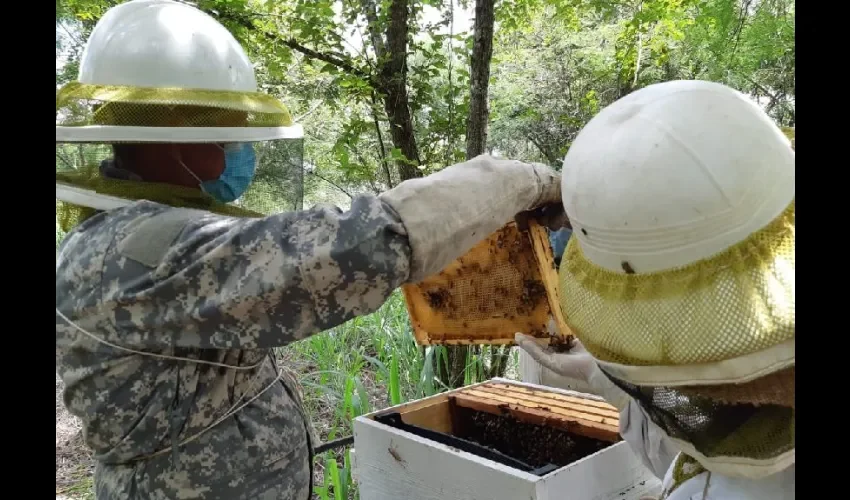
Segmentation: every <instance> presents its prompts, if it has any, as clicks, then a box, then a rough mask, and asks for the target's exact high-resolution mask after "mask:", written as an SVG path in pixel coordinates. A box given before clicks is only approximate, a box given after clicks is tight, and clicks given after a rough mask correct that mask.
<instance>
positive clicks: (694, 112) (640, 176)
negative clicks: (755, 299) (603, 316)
mask: <svg viewBox="0 0 850 500" xmlns="http://www.w3.org/2000/svg"><path fill="white" fill-rule="evenodd" d="M561 182H562V193H563V202H564V208H565V209H566V212H567V214H568V215H569V217H570V222H571V223H572V225H573V228H574V234H575V236H576V238H577V239H578V242H579V244H580V246H581V249H582V252H583V253H584V255H585V257H586V258H587V259H588V260H589V261H590V262H592V263H593V264H595V265H597V266H600V267H602V268H605V269H608V270H610V271H614V272H619V273H626V272H635V273H652V272H657V271H663V270H667V269H673V268H677V267H680V266H683V265H687V264H690V263H692V262H696V261H698V260H701V259H704V258H707V257H710V256H712V255H714V254H717V253H719V252H721V251H723V250H725V249H726V248H728V247H730V246H731V245H733V244H735V243H738V242H740V241H742V240H743V239H745V238H746V237H747V236H748V235H750V234H751V233H753V232H754V231H756V230H758V229H760V228H762V227H764V226H765V225H767V224H768V223H769V222H770V221H772V220H773V219H774V218H776V217H777V216H778V215H779V214H781V213H782V212H783V210H785V208H786V207H788V205H789V203H790V202H791V201H792V200H793V199H794V196H795V168H794V152H793V150H792V149H791V146H790V143H789V141H788V139H787V138H786V137H785V135H783V133H782V131H781V130H780V129H779V127H777V126H776V125H775V124H774V123H773V122H772V120H771V119H770V118H769V117H768V116H767V114H766V113H765V112H764V111H763V110H762V109H761V108H759V107H758V106H757V105H756V104H755V103H754V102H752V101H751V100H750V99H749V98H747V97H746V96H744V95H743V94H741V93H739V92H737V91H735V90H733V89H731V88H729V87H726V86H724V85H721V84H717V83H711V82H705V81H673V82H666V83H660V84H657V85H652V86H649V87H646V88H643V89H641V90H638V91H636V92H634V93H632V94H630V95H629V96H627V97H625V98H623V99H621V100H619V101H617V102H615V103H614V104H612V105H610V106H608V107H607V108H605V109H604V110H602V112H600V113H599V114H598V115H597V116H596V117H594V118H593V119H592V120H591V121H590V122H589V123H588V124H587V126H585V128H584V129H583V130H582V131H581V133H580V134H579V135H578V137H577V138H576V140H575V141H574V142H573V144H572V146H571V147H570V149H569V152H568V153H567V155H566V157H565V159H564V165H563V174H562V180H561Z"/></svg>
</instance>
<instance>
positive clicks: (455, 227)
mask: <svg viewBox="0 0 850 500" xmlns="http://www.w3.org/2000/svg"><path fill="white" fill-rule="evenodd" d="M559 184H560V183H559V179H558V177H557V176H556V175H555V174H554V173H552V172H551V171H550V170H548V169H545V167H540V166H533V165H529V164H525V163H521V162H515V161H510V160H497V159H493V158H489V157H479V158H476V159H474V160H472V161H470V162H466V163H463V164H459V165H454V166H452V167H449V168H447V169H445V170H443V171H441V172H439V173H437V174H434V175H432V176H429V177H427V178H424V179H418V180H415V181H408V182H405V183H402V184H401V185H399V186H398V187H396V188H394V189H392V190H390V191H388V192H387V193H384V194H383V195H381V196H379V197H374V196H364V197H360V198H357V199H356V200H354V202H353V204H352V207H351V209H350V210H349V211H348V212H342V211H340V210H338V209H335V208H329V207H318V208H313V209H311V210H305V211H301V212H293V213H287V214H277V215H272V216H269V217H264V218H260V219H239V218H232V217H223V216H219V215H213V214H209V213H206V212H201V211H195V210H186V209H175V208H170V207H164V206H161V205H153V204H141V205H134V206H133V207H129V208H127V209H124V210H123V211H121V212H120V213H113V214H110V215H109V217H108V218H107V219H105V221H104V222H103V224H106V225H109V224H111V225H112V230H107V231H104V229H107V228H103V227H97V226H96V225H92V226H90V227H91V228H92V231H91V233H92V234H89V235H86V234H85V233H86V232H87V230H86V228H87V227H89V226H88V225H87V224H84V225H83V227H81V229H80V231H78V232H77V233H75V234H74V235H73V236H72V237H69V241H68V242H66V245H64V246H63V250H62V252H63V255H65V263H64V264H63V263H60V268H59V269H58V270H57V307H59V309H60V310H61V311H66V312H65V314H67V313H68V312H70V313H71V314H68V316H69V317H71V318H72V319H73V318H74V317H75V316H79V313H80V312H81V310H82V309H85V308H86V307H87V305H86V304H84V303H81V302H79V301H81V300H83V299H76V298H73V296H74V294H73V293H69V294H62V293H60V287H61V286H63V285H62V284H63V283H65V284H66V285H67V286H68V287H69V288H73V287H74V286H75V284H74V283H75V282H74V280H75V279H78V278H80V277H82V276H86V275H88V274H89V271H90V269H88V268H86V269H80V267H79V266H93V267H97V266H98V265H99V266H100V267H98V269H102V277H103V279H102V301H101V305H99V306H98V311H99V313H100V314H103V315H105V316H107V317H108V319H109V320H110V324H108V325H100V326H101V328H98V329H99V330H100V331H103V330H107V331H110V330H111V331H114V332H115V334H116V335H117V336H119V337H123V338H125V339H127V338H132V339H138V341H137V342H134V344H141V345H142V346H145V347H154V346H157V347H163V346H164V344H165V345H167V346H177V347H201V348H218V349H229V348H239V349H252V348H265V347H273V346H282V345H286V344H288V343H290V342H293V341H295V340H298V339H302V338H304V337H306V336H308V335H311V334H313V333H316V332H319V331H322V330H325V329H327V328H330V327H333V326H336V325H339V324H341V323H344V322H345V321H347V320H349V319H351V318H353V317H355V316H358V315H363V314H368V313H371V312H373V311H375V310H376V309H377V308H379V307H380V306H381V305H382V304H383V303H384V301H385V300H386V299H387V297H388V296H389V295H390V293H392V291H393V290H394V289H395V288H396V287H398V286H399V285H400V284H402V283H404V282H406V281H417V280H419V279H422V278H425V277H427V276H429V275H431V274H434V273H437V272H439V271H440V270H441V269H443V268H444V267H445V266H446V265H447V264H449V263H450V262H451V261H452V260H454V259H456V258H457V257H459V256H461V255H463V254H464V253H465V252H467V251H468V250H469V249H470V248H472V246H474V245H475V244H476V243H478V242H479V241H481V240H482V239H484V238H486V237H487V236H489V235H490V234H492V233H493V232H494V231H495V230H497V229H498V228H500V227H501V226H503V225H504V224H505V223H507V222H508V221H509V220H510V219H511V218H512V217H513V216H514V214H516V213H517V212H521V211H524V210H529V209H532V208H535V207H537V206H540V205H542V204H546V203H556V202H558V201H559V200H560V185H559ZM134 210H135V212H134ZM104 233H109V234H112V235H114V236H113V237H114V241H110V242H108V243H107V244H100V245H99V244H98V239H99V238H101V239H102V238H104V236H102V235H103V234H104ZM101 243H102V242H101ZM96 247H103V248H102V250H101V252H100V253H90V254H89V255H88V256H87V255H86V253H87V252H91V251H94V249H95V248H96ZM105 249H108V251H104V250H105ZM74 254H76V255H74ZM103 254H105V256H101V255H103ZM95 261H97V262H101V261H102V263H101V264H95ZM62 266H64V268H63V267H62ZM62 300H66V301H68V302H69V304H66V305H65V306H60V302H61V301H62Z"/></svg>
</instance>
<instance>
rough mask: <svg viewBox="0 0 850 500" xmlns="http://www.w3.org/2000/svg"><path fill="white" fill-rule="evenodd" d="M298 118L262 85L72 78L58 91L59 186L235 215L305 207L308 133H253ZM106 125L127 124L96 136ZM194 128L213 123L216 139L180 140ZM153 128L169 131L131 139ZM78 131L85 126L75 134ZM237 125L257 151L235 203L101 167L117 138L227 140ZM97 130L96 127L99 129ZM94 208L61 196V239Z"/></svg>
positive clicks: (275, 128) (58, 206)
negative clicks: (219, 87) (304, 136)
mask: <svg viewBox="0 0 850 500" xmlns="http://www.w3.org/2000/svg"><path fill="white" fill-rule="evenodd" d="M292 125H293V123H292V117H291V115H290V113H289V110H288V109H287V108H286V106H285V105H283V104H282V103H281V102H279V101H278V100H277V99H275V98H273V97H271V96H268V95H266V94H262V93H258V92H232V91H213V90H203V89H180V88H142V87H127V86H109V85H89V84H83V83H80V82H72V83H69V84H67V85H65V86H64V87H63V88H62V89H60V90H59V91H58V92H57V95H56V126H57V144H56V183H57V189H58V188H59V187H60V186H70V187H73V188H76V189H81V190H84V191H85V192H87V193H91V194H95V195H109V196H112V197H116V198H122V199H125V200H130V201H133V200H149V201H154V202H157V203H162V204H167V205H170V206H179V207H187V208H197V209H202V210H207V211H210V212H215V213H219V214H222V215H229V216H236V217H258V216H261V215H265V214H270V213H277V212H285V211H291V210H298V209H300V208H302V206H303V184H304V183H303V140H301V138H300V136H298V137H295V138H285V139H280V138H279V139H275V140H252V139H250V137H252V134H255V135H256V136H257V137H262V136H264V135H269V134H272V133H279V131H280V130H281V128H282V127H290V126H292ZM104 128H110V129H113V130H115V129H119V130H124V132H123V133H122V134H120V135H121V137H122V139H120V140H108V139H107V138H106V136H103V137H101V138H100V139H96V140H92V139H91V137H95V136H96V134H97V133H99V131H101V130H104ZM190 128H192V129H196V128H201V129H204V130H206V131H207V134H208V136H209V137H210V139H209V140H197V139H195V140H181V139H180V137H181V132H183V131H185V130H188V129H190ZM60 129H61V130H62V139H61V140H60V138H59V137H60V133H59V131H60ZM154 129H155V130H156V131H157V133H158V134H160V136H163V137H164V138H163V139H160V140H150V139H149V137H148V139H145V140H142V138H141V137H140V138H139V139H133V138H132V137H130V138H125V137H126V136H127V135H128V134H127V132H126V131H128V130H130V131H132V132H133V133H138V134H139V136H145V135H146V134H149V132H150V131H151V130H154ZM77 130H79V131H81V132H80V134H79V135H78V136H77V137H74V136H75V134H76V131H77ZM233 130H242V131H243V132H241V133H242V135H241V136H240V137H241V139H240V142H252V143H253V145H254V148H255V151H256V156H257V158H258V164H257V168H256V171H255V174H254V179H253V181H252V184H251V186H250V187H249V188H248V190H247V191H246V192H245V193H244V194H243V195H242V197H241V198H240V199H239V200H237V201H236V202H235V203H233V204H223V203H219V202H217V201H215V200H214V199H213V198H211V197H210V196H208V195H206V194H205V193H203V192H202V191H200V190H199V189H190V188H185V187H180V186H173V185H166V184H157V183H151V182H142V181H135V180H124V179H114V178H106V177H104V176H102V175H101V172H100V166H101V164H102V163H103V162H104V161H105V160H109V159H110V158H112V157H113V150H112V144H117V143H133V142H173V143H180V142H195V143H197V142H209V143H224V142H229V141H228V140H227V139H228V134H231V133H232V131H233ZM254 131H256V132H254ZM270 131H271V132H270ZM83 132H89V134H85V133H83ZM90 132H95V135H94V136H93V135H91V134H90ZM129 135H132V134H129ZM69 137H71V138H69ZM246 138H247V139H246ZM93 213H95V210H94V209H92V208H88V207H84V206H80V205H75V204H71V203H66V202H63V201H60V200H59V199H57V201H56V221H57V242H58V240H59V239H60V237H61V234H60V233H65V232H67V231H69V230H71V229H72V228H73V227H74V226H76V225H77V224H79V223H80V222H82V221H83V220H85V219H86V218H87V217H89V216H90V215H91V214H93Z"/></svg>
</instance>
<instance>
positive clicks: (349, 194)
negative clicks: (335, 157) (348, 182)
mask: <svg viewBox="0 0 850 500" xmlns="http://www.w3.org/2000/svg"><path fill="white" fill-rule="evenodd" d="M309 175H312V176H315V177H317V178H319V179H321V180H323V181H325V182H327V183H328V184H330V185H331V186H333V187H335V188H337V189H339V190H340V191H342V192H343V193H345V195H346V196H348V197H349V198H351V199H352V200H353V199H354V196H353V195H352V194H351V193H349V192H348V191H346V190H345V189H343V188H342V186H340V185H339V184H337V183H335V182H333V181H331V180H329V179H327V178H325V177H322V176H321V175H319V174H317V173H316V172H309Z"/></svg>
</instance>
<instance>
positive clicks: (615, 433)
mask: <svg viewBox="0 0 850 500" xmlns="http://www.w3.org/2000/svg"><path fill="white" fill-rule="evenodd" d="M452 398H453V401H454V403H455V404H456V405H457V406H460V407H464V408H470V409H473V410H478V411H484V412H487V413H491V414H493V415H505V414H508V415H510V416H512V417H514V418H516V419H517V420H519V421H522V422H528V423H533V424H538V425H544V426H547V427H557V428H561V429H564V430H568V431H569V432H570V433H572V434H577V435H580V436H587V437H590V438H594V439H598V440H600V441H607V442H609V443H616V442H617V441H619V440H620V431H619V425H620V414H619V411H618V410H617V408H615V407H614V406H611V405H610V404H608V403H606V402H604V401H596V400H593V399H586V398H579V397H575V396H568V395H564V394H559V393H556V392H551V391H544V390H540V389H534V388H528V387H522V386H519V385H515V384H507V383H504V382H486V383H484V384H481V385H477V386H474V387H469V388H464V389H461V390H460V391H459V392H458V393H456V394H455V395H454V396H452Z"/></svg>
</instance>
